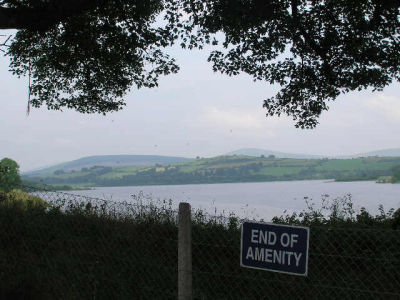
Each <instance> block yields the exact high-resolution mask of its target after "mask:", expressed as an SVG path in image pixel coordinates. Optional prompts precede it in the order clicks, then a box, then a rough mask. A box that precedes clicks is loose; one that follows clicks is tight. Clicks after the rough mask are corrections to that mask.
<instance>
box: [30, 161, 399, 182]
mask: <svg viewBox="0 0 400 300" xmlns="http://www.w3.org/2000/svg"><path fill="white" fill-rule="evenodd" d="M159 162H161V161H160V160H159ZM99 164H100V163H99V162H98V161H97V165H99ZM81 166H82V165H81ZM396 166H400V157H365V158H352V159H327V158H324V159H293V158H276V157H275V158H274V157H254V156H232V155H231V156H219V157H213V158H201V159H200V158H199V159H193V160H189V161H186V162H179V163H175V164H165V165H163V166H162V165H160V164H158V165H155V166H118V167H111V166H92V167H90V168H87V167H85V168H82V169H80V170H77V171H75V170H72V171H69V172H68V171H61V170H56V171H53V172H52V173H47V175H42V176H40V175H29V176H27V175H25V176H23V179H24V180H29V181H36V182H41V183H44V184H52V185H79V186H90V187H93V186H130V185H153V184H166V185H170V184H196V183H226V182H262V181H283V180H310V179H336V180H338V181H354V180H378V179H379V178H381V177H389V176H393V171H392V169H393V168H394V167H396Z"/></svg>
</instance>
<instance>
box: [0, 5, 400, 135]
mask: <svg viewBox="0 0 400 300" xmlns="http://www.w3.org/2000/svg"><path fill="white" fill-rule="evenodd" d="M399 8H400V0H391V1H382V0H329V1H326V0H313V1H310V0H164V1H162V0H70V1H65V0H3V1H0V29H1V28H17V29H21V30H20V31H19V32H18V34H17V35H16V36H15V38H14V39H13V40H12V42H11V44H10V47H9V49H8V51H7V54H8V55H9V56H10V58H11V65H10V67H11V68H10V69H11V71H12V72H14V73H15V74H16V75H18V76H21V75H26V74H28V73H29V72H30V73H31V76H32V86H31V95H32V100H31V103H32V105H33V106H37V107H38V106H40V105H42V104H43V103H45V104H46V105H47V107H48V108H51V109H60V108H62V107H64V106H66V107H69V108H74V109H76V110H78V111H80V112H87V113H89V112H100V113H106V112H108V111H113V110H118V109H120V108H122V106H123V105H124V101H123V96H124V94H125V93H126V92H127V91H128V90H129V88H130V87H131V86H132V85H136V86H137V87H138V88H140V87H142V86H146V87H154V86H156V85H157V79H158V77H159V75H161V74H165V75H167V74H170V73H174V72H177V71H178V66H177V65H176V64H175V61H174V60H173V59H172V58H170V57H169V56H168V55H166V54H165V53H163V52H162V49H163V48H164V47H166V46H170V45H172V44H174V43H176V42H179V43H180V44H181V46H182V47H183V48H189V49H192V48H194V47H198V48H202V47H203V46H204V44H213V45H217V44H218V43H219V41H217V40H216V39H215V36H216V34H220V33H222V34H223V35H224V38H223V40H222V41H221V42H222V44H221V45H220V46H222V47H220V49H216V50H214V51H212V52H211V54H210V56H209V58H208V60H209V61H210V62H212V64H213V70H214V71H218V72H222V73H224V74H227V75H229V76H233V75H237V74H239V73H240V72H245V73H248V74H250V75H251V76H252V77H253V78H254V80H263V81H266V82H267V83H275V84H279V85H280V86H281V90H280V91H279V92H278V93H277V94H276V95H275V96H272V97H269V98H267V99H265V100H264V107H265V109H266V110H267V115H281V114H287V115H289V116H292V117H293V119H294V120H296V126H298V127H301V128H313V127H315V126H316V125H317V123H318V117H319V116H320V114H321V113H322V112H323V111H324V110H327V109H328V105H327V102H328V101H332V100H335V99H336V98H337V97H338V96H339V95H340V94H341V93H348V92H350V91H354V90H361V89H367V88H372V90H382V89H383V88H384V87H385V86H387V85H389V84H390V83H391V82H392V81H393V80H399V78H400V73H399V70H400V69H399V68H400V67H399V66H400V51H398V49H399V32H400V26H399V25H400V24H399ZM160 16H163V17H164V22H161V21H159V22H158V23H155V20H156V18H157V17H160ZM155 24H163V25H157V26H156V25H155Z"/></svg>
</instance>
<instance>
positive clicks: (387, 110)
mask: <svg viewBox="0 0 400 300" xmlns="http://www.w3.org/2000/svg"><path fill="white" fill-rule="evenodd" d="M366 105H367V107H368V108H369V109H371V110H373V111H374V113H379V114H381V115H382V116H383V117H385V118H387V119H389V120H390V121H394V122H400V99H399V98H398V97H394V96H388V95H385V94H383V93H380V94H378V95H377V96H375V97H372V98H371V99H369V100H368V101H367V104H366Z"/></svg>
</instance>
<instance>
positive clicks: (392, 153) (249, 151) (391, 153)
mask: <svg viewBox="0 0 400 300" xmlns="http://www.w3.org/2000/svg"><path fill="white" fill-rule="evenodd" d="M226 155H244V156H255V157H260V156H261V155H264V156H265V157H268V156H269V155H274V156H275V157H278V158H296V159H321V158H339V159H348V158H357V157H369V156H378V157H400V148H393V149H383V150H377V151H371V152H366V153H358V154H353V155H340V156H326V155H316V154H299V153H285V152H279V151H271V150H266V149H257V148H244V149H239V150H236V151H232V152H229V153H227V154H226Z"/></svg>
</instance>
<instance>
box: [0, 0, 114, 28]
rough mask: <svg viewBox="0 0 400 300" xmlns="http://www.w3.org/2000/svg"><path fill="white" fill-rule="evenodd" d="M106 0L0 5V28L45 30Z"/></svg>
mask: <svg viewBox="0 0 400 300" xmlns="http://www.w3.org/2000/svg"><path fill="white" fill-rule="evenodd" d="M107 1H108V0H69V1H65V0H52V1H49V2H48V3H47V4H45V5H43V6H41V7H34V8H29V7H0V29H29V30H38V31H46V30H47V29H48V28H50V27H51V26H53V25H55V24H58V23H59V22H61V21H64V20H66V19H68V18H70V17H73V16H76V15H80V14H82V13H84V12H86V11H89V10H92V9H94V8H96V7H98V6H100V5H103V4H105V2H107Z"/></svg>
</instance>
